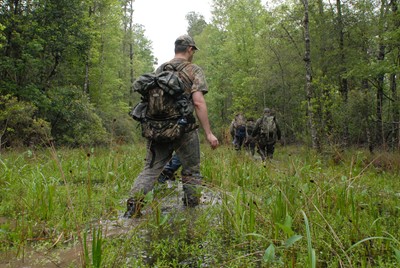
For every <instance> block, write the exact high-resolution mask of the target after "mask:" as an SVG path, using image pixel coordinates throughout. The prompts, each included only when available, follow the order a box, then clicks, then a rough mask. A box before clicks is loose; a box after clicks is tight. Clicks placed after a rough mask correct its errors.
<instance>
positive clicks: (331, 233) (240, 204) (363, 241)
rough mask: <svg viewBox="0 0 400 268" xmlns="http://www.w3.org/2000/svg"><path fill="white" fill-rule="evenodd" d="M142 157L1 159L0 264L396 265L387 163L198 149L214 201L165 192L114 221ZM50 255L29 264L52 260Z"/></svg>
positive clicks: (396, 186) (39, 154)
mask: <svg viewBox="0 0 400 268" xmlns="http://www.w3.org/2000/svg"><path fill="white" fill-rule="evenodd" d="M144 151H145V147H144V145H135V146H117V145H113V146H112V147H111V148H80V149H59V150H45V149H43V150H32V149H31V150H26V151H19V152H15V151H13V152H11V151H10V152H6V153H3V154H2V155H1V156H0V200H1V204H0V213H1V214H0V250H1V251H0V260H1V261H0V265H2V264H9V265H12V264H15V266H18V265H17V264H19V263H20V262H22V261H24V262H25V264H26V263H30V262H37V261H38V260H39V259H40V258H36V259H35V258H32V257H31V255H32V254H33V253H34V252H36V253H37V252H41V253H42V254H41V256H44V255H45V254H44V253H48V252H53V251H54V252H55V251H57V252H60V251H61V252H62V250H65V248H73V247H75V246H76V245H77V244H78V245H80V247H78V248H79V250H78V251H79V252H80V253H81V254H80V256H82V257H81V259H80V257H79V256H77V257H76V258H77V259H76V261H75V262H73V263H74V264H73V265H76V266H81V267H83V266H93V267H398V266H399V265H400V243H399V240H400V237H399V232H398V219H399V218H400V217H399V216H400V206H399V194H400V181H399V180H398V175H399V170H400V168H399V165H400V164H399V163H400V161H399V162H395V161H393V159H397V160H400V157H399V156H398V154H392V155H391V157H389V156H388V155H386V154H382V155H379V156H377V155H369V153H368V152H366V151H361V150H358V151H356V150H349V151H347V152H344V153H342V154H341V155H339V156H338V154H337V153H336V154H335V155H334V156H330V155H329V154H325V155H318V154H316V153H314V152H312V151H309V150H307V149H306V148H302V147H278V148H277V150H276V154H275V159H274V160H273V161H272V162H265V163H263V162H261V161H260V160H257V159H254V158H252V157H251V156H249V155H248V154H246V153H245V152H236V151H234V150H232V148H229V147H221V148H219V149H217V150H210V149H209V148H208V147H206V146H204V148H203V151H202V152H203V153H202V167H201V168H202V174H203V176H204V185H205V186H204V188H203V193H204V194H209V195H213V196H217V197H218V198H220V200H221V202H215V203H213V205H210V204H204V205H200V206H199V207H198V208H195V209H184V208H183V207H182V205H181V201H180V197H179V193H177V192H175V191H174V188H172V189H167V190H160V191H155V192H154V193H153V192H151V193H150V194H149V195H148V198H147V201H148V203H147V205H146V206H145V208H144V209H145V213H144V215H143V217H142V218H141V219H135V220H129V221H122V222H121V220H119V216H120V215H121V214H122V213H123V211H124V209H125V200H126V198H127V197H128V193H129V189H130V187H131V185H132V183H133V180H134V179H135V177H136V176H137V174H138V173H139V172H140V171H141V168H142V165H143V161H144ZM383 155H384V156H383ZM333 157H334V159H333ZM167 205H168V209H165V208H166V206H167ZM104 222H108V223H109V224H110V225H109V224H104ZM110 228H111V229H110ZM110 230H111V231H110ZM113 232H114V233H113ZM90 245H91V247H90ZM62 256H63V254H59V256H58V258H57V259H51V260H48V258H47V259H46V258H42V259H41V261H42V262H45V261H46V260H47V261H51V262H53V263H61V259H62Z"/></svg>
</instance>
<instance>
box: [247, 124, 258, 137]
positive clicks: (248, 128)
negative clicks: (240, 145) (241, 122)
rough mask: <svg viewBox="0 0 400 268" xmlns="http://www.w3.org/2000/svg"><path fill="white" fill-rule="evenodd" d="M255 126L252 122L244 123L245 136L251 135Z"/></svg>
mask: <svg viewBox="0 0 400 268" xmlns="http://www.w3.org/2000/svg"><path fill="white" fill-rule="evenodd" d="M255 126H256V123H255V122H254V121H247V123H246V131H247V135H251V134H252V133H253V130H254V127H255Z"/></svg>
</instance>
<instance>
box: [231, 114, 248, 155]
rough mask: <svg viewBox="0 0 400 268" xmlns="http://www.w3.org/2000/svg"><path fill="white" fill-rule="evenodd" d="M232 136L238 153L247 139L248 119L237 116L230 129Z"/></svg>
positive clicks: (241, 115) (240, 115)
mask: <svg viewBox="0 0 400 268" xmlns="http://www.w3.org/2000/svg"><path fill="white" fill-rule="evenodd" d="M229 129H230V133H231V135H232V136H233V137H234V139H233V145H234V146H235V149H236V150H237V151H239V150H241V148H242V145H243V143H244V140H245V138H246V118H245V117H244V115H243V114H241V113H238V114H236V116H235V118H234V119H233V120H232V123H231V125H230V127H229Z"/></svg>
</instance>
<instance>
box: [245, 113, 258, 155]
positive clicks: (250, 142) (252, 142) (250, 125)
mask: <svg viewBox="0 0 400 268" xmlns="http://www.w3.org/2000/svg"><path fill="white" fill-rule="evenodd" d="M255 125H256V122H254V118H252V117H250V118H248V119H247V122H246V139H245V141H244V146H245V148H246V149H247V150H248V151H250V153H251V155H252V156H254V153H255V148H256V139H257V138H256V137H253V136H252V134H253V130H254V127H255Z"/></svg>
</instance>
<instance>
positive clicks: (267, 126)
mask: <svg viewBox="0 0 400 268" xmlns="http://www.w3.org/2000/svg"><path fill="white" fill-rule="evenodd" d="M260 134H261V136H262V137H263V138H264V139H266V141H268V142H274V141H276V138H277V128H276V123H275V117H274V116H264V117H263V118H262V122H261V131H260Z"/></svg>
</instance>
